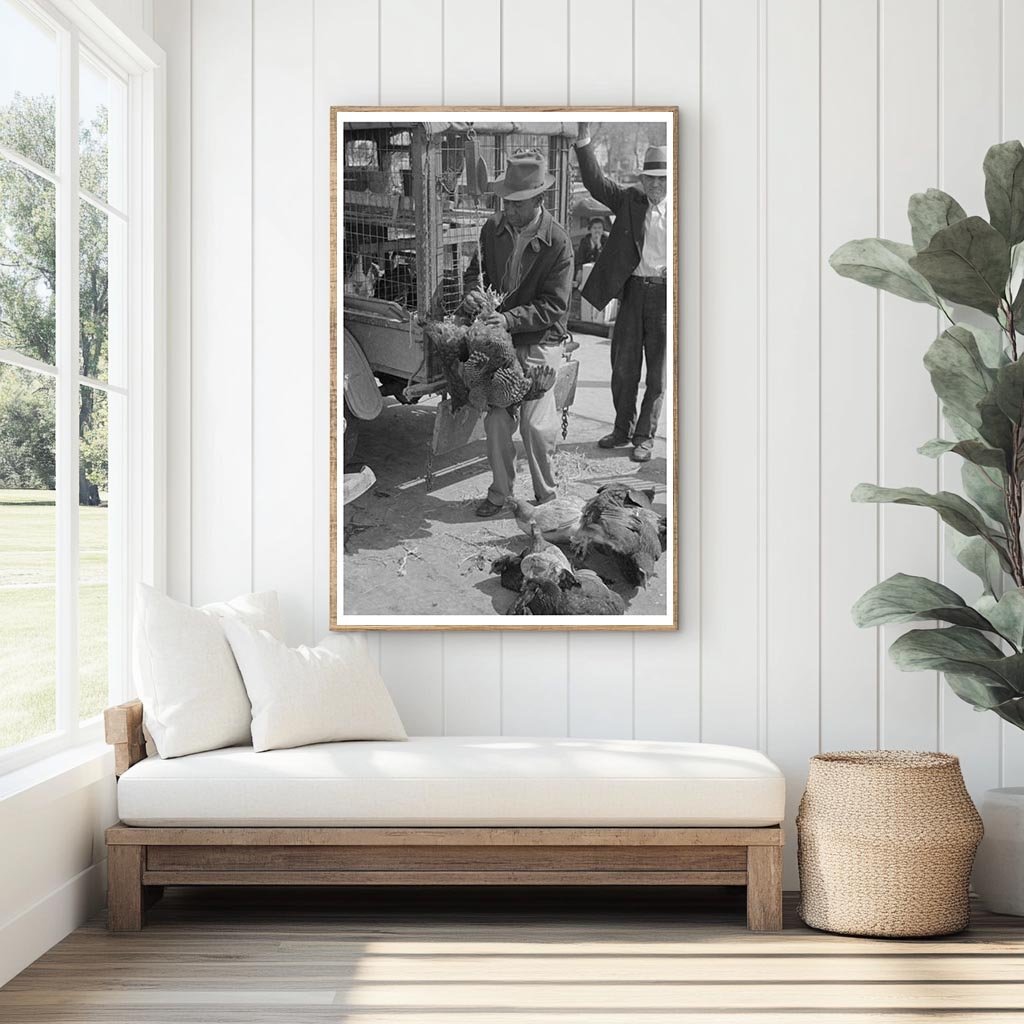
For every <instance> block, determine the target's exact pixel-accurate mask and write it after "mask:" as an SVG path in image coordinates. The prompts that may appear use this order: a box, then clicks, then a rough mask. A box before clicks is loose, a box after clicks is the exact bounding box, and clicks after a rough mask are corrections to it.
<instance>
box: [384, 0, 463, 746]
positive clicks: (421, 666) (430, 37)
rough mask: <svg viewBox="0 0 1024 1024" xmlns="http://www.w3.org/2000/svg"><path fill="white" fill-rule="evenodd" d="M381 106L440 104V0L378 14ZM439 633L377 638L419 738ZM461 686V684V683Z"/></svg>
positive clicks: (390, 4) (439, 682) (438, 678)
mask: <svg viewBox="0 0 1024 1024" xmlns="http://www.w3.org/2000/svg"><path fill="white" fill-rule="evenodd" d="M380 26H381V27H380V31H381V47H380V102H381V103H382V104H384V105H389V104H390V105H401V104H429V103H440V102H441V93H442V83H443V81H444V75H443V70H442V69H443V46H444V43H443V35H442V32H441V0H387V2H382V3H381V8H380ZM444 645H445V637H444V635H443V634H442V633H422V634H420V633H386V634H382V635H381V637H380V659H381V665H382V671H383V672H384V678H385V679H386V680H387V682H388V686H389V687H391V692H392V694H393V695H394V697H395V703H396V704H397V705H398V710H399V712H400V713H401V714H402V716H403V719H404V718H405V716H406V714H409V715H410V716H412V719H413V722H414V723H415V726H414V728H415V731H416V732H418V733H431V734H441V733H443V732H444V721H445V679H444ZM460 682H461V681H460Z"/></svg>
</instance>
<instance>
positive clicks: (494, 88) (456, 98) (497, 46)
mask: <svg viewBox="0 0 1024 1024" xmlns="http://www.w3.org/2000/svg"><path fill="white" fill-rule="evenodd" d="M443 2H444V69H443V70H444V102H445V103H446V104H448V105H449V106H451V105H458V104H459V103H465V104H467V105H469V104H472V105H473V106H484V105H488V104H498V103H501V0H443Z"/></svg>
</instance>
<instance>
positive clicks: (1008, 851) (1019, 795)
mask: <svg viewBox="0 0 1024 1024" xmlns="http://www.w3.org/2000/svg"><path fill="white" fill-rule="evenodd" d="M980 810H981V817H982V820H983V821H984V822H985V838H984V839H982V841H981V846H979V847H978V855H977V857H976V859H975V861H974V875H973V878H972V881H973V885H974V891H975V892H976V893H977V894H978V896H979V897H980V898H981V901H982V903H983V904H984V905H985V908H986V909H987V910H991V911H992V912H993V913H996V914H1017V915H1019V916H1024V787H1020V786H1016V787H1009V788H1006V789H990V790H989V791H988V792H987V793H986V794H985V795H984V797H983V798H982V801H981V808H980Z"/></svg>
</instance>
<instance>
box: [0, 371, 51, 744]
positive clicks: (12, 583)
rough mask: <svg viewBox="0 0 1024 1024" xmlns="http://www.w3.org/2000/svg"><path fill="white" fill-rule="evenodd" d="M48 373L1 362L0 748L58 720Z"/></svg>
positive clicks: (40, 732)
mask: <svg viewBox="0 0 1024 1024" xmlns="http://www.w3.org/2000/svg"><path fill="white" fill-rule="evenodd" d="M55 470H56V458H55V434H54V381H53V379H52V378H51V377H46V376H43V375H42V374H37V373H31V372H29V371H28V370H23V369H21V368H20V367H16V366H9V365H5V364H3V363H0V749H3V748H5V747H12V746H15V745H16V744H18V743H24V742H25V741H26V740H30V739H34V738H35V737H37V736H42V735H44V734H45V733H48V732H53V730H54V729H55V728H56V678H57V660H56V658H57V656H56V649H57V648H56V636H57V569H56V551H57V503H56V493H55V490H54V488H55V483H56V481H55Z"/></svg>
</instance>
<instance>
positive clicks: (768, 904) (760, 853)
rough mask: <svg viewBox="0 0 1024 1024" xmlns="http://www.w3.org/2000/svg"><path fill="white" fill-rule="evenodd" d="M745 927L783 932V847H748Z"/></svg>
mask: <svg viewBox="0 0 1024 1024" xmlns="http://www.w3.org/2000/svg"><path fill="white" fill-rule="evenodd" d="M747 927H748V928H749V929H750V930H751V931H752V932H778V931H782V847H781V846H748V847H747Z"/></svg>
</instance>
